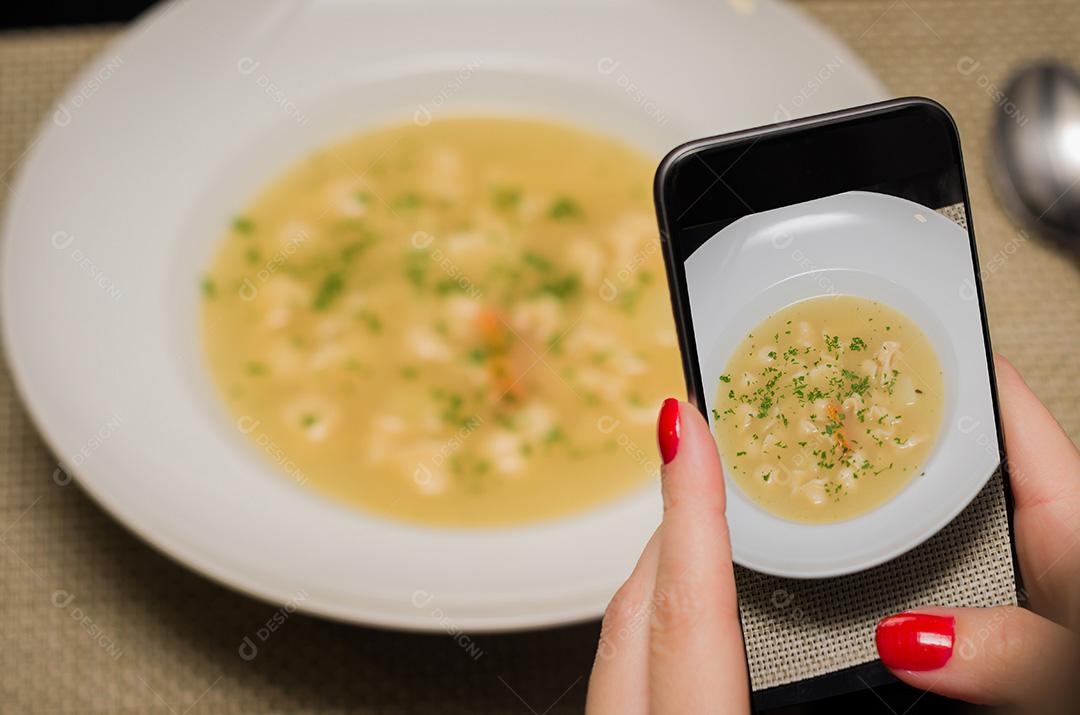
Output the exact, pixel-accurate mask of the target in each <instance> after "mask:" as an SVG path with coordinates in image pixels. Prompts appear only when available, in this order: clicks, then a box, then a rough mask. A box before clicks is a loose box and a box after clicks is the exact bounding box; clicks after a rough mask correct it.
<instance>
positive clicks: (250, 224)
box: [232, 216, 255, 235]
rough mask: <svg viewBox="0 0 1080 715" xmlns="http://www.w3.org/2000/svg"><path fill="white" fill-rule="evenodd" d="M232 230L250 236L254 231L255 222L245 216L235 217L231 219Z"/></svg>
mask: <svg viewBox="0 0 1080 715" xmlns="http://www.w3.org/2000/svg"><path fill="white" fill-rule="evenodd" d="M232 229H233V231H235V232H236V233H242V234H245V235H247V234H251V233H254V231H255V222H254V221H252V220H251V219H249V218H247V217H246V216H237V217H236V218H234V219H233V222H232Z"/></svg>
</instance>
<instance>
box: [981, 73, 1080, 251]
mask: <svg viewBox="0 0 1080 715" xmlns="http://www.w3.org/2000/svg"><path fill="white" fill-rule="evenodd" d="M999 105H1000V111H999V112H998V114H997V121H996V123H995V126H994V135H993V141H992V158H993V162H992V163H993V166H994V170H993V171H992V172H991V180H992V184H993V185H994V188H995V190H996V191H997V194H998V197H999V198H1000V199H1001V201H1002V203H1003V204H1004V205H1005V207H1006V209H1007V210H1008V211H1010V213H1012V214H1013V217H1014V218H1015V219H1017V220H1018V221H1019V222H1021V223H1025V224H1027V225H1029V226H1032V227H1033V228H1034V229H1035V230H1037V231H1039V232H1041V233H1043V234H1045V235H1047V236H1049V237H1051V238H1056V239H1058V240H1064V241H1067V242H1068V243H1070V244H1072V246H1071V247H1072V248H1074V249H1075V248H1077V245H1078V242H1080V77H1078V76H1077V74H1076V73H1075V72H1074V71H1073V70H1071V69H1070V68H1068V67H1066V66H1064V65H1061V64H1057V63H1052V62H1042V63H1039V64H1036V65H1033V66H1030V67H1027V68H1025V69H1022V70H1020V71H1019V72H1018V73H1017V74H1015V75H1014V76H1013V77H1012V79H1010V80H1009V83H1008V85H1007V86H1006V87H1005V90H1004V96H1003V98H1002V100H1001V102H1000V103H999Z"/></svg>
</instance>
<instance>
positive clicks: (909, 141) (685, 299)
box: [654, 97, 1026, 710]
mask: <svg viewBox="0 0 1080 715" xmlns="http://www.w3.org/2000/svg"><path fill="white" fill-rule="evenodd" d="M911 111H915V112H924V113H927V116H932V118H933V119H934V120H935V121H934V122H932V123H931V125H936V126H938V127H941V128H943V129H944V132H943V134H942V136H940V137H937V139H939V140H940V139H944V140H945V141H947V142H948V145H949V147H950V150H951V154H952V157H953V162H954V163H955V170H956V176H955V182H956V184H957V186H956V188H958V189H959V193H958V198H960V199H961V200H962V202H963V206H964V213H965V217H966V220H967V233H968V241H969V246H970V251H971V260H972V267H973V269H974V275H975V293H976V297H977V300H978V304H979V316H980V321H981V324H982V333H983V345H984V349H985V353H986V365H987V370H988V374H989V378H990V393H991V400H992V403H993V409H994V421H995V427H996V431H997V440H998V454H999V456H1000V466H999V469H1000V471H1001V474H1002V486H1003V490H1004V497H1005V505H1006V510H1007V512H1008V527H1009V543H1010V549H1011V552H1012V559H1013V573H1014V578H1015V583H1016V594H1017V601H1018V602H1019V603H1021V604H1023V603H1024V602H1025V601H1026V597H1025V592H1024V588H1023V582H1022V579H1021V574H1020V569H1019V562H1018V560H1017V554H1016V538H1015V532H1014V525H1013V496H1012V490H1011V488H1010V485H1009V472H1008V459H1007V456H1006V452H1005V443H1004V432H1003V430H1002V423H1001V410H1000V402H999V399H998V390H997V376H996V373H995V370H994V360H993V349H992V347H991V341H990V326H989V323H988V321H987V317H986V303H985V299H984V295H983V286H982V276H981V273H980V269H979V259H978V249H977V246H976V242H975V229H974V222H973V220H972V214H971V201H970V196H969V193H968V186H967V178H966V175H965V172H964V163H963V153H962V150H961V145H960V136H959V130H958V128H957V126H956V122H955V120H954V119H953V118H952V116H951V115H950V114H949V112H948V110H946V109H945V107H943V106H942V105H941V104H939V103H937V102H935V101H933V100H931V99H928V98H925V97H904V98H899V99H893V100H888V101H884V102H877V103H874V104H868V105H864V106H859V107H852V108H849V109H843V110H839V111H835V112H829V113H826V114H820V115H815V116H811V117H806V118H802V119H795V120H792V121H787V122H782V123H778V124H770V125H766V126H761V127H756V128H753V129H747V130H743V131H737V132H732V133H728V134H722V135H718V136H713V137H707V138H704V139H698V140H695V141H691V142H687V143H685V144H682V145H680V146H678V147H676V148H675V149H673V150H672V151H671V152H669V153H668V154H667V155H666V156H665V157H664V159H663V160H662V161H661V163H660V165H659V167H658V168H657V171H656V176H655V180H654V199H655V203H656V212H657V221H658V224H659V228H660V242H661V249H662V253H663V256H664V266H665V271H666V273H667V280H668V288H669V293H670V297H671V307H672V312H673V314H674V318H675V326H676V331H677V333H678V338H679V348H680V352H681V354H682V366H683V376H684V379H685V381H686V388H687V395H688V397H689V400H690V402H691V403H692V404H693V405H694V406H695V407H696V408H697V409H698V410H699V411H701V412H702V413H703V414H704V411H705V393H704V385H703V384H702V380H701V372H700V367H699V365H698V361H697V345H696V342H695V339H694V332H693V319H692V316H691V315H690V307H689V306H690V304H689V294H688V291H687V285H686V272H685V266H684V262H685V259H686V256H687V255H688V252H684V251H683V250H681V249H685V246H680V244H679V243H678V237H677V231H676V230H675V229H674V228H673V226H674V221H673V220H672V218H673V217H672V216H671V209H672V206H673V205H678V204H677V202H675V201H673V199H674V198H675V197H674V196H673V194H672V192H673V181H672V177H673V176H675V175H676V174H677V173H678V171H679V169H680V168H681V167H682V166H684V165H685V164H686V162H691V161H698V160H700V159H701V155H702V154H703V153H705V152H709V151H712V150H716V149H725V150H731V151H733V152H737V157H738V160H740V161H746V160H747V159H745V158H743V157H744V156H745V155H746V154H747V153H748V152H749V149H750V148H751V147H753V146H754V144H756V143H757V142H758V141H759V140H761V139H763V138H769V139H772V140H777V139H782V138H784V137H785V136H786V137H791V138H794V137H798V136H800V135H801V136H805V134H806V133H807V132H813V131H818V130H822V129H824V128H833V129H836V128H843V127H854V126H857V125H858V124H860V123H862V122H866V121H868V120H874V119H880V118H881V117H883V116H886V117H887V116H889V115H895V114H896V113H899V112H911ZM925 139H926V137H914V136H903V137H880V140H881V141H882V142H889V141H900V142H901V145H902V146H903V145H906V146H919V145H921V144H922V143H924V142H925ZM886 145H888V144H886ZM797 148H798V147H797V146H795V145H794V143H792V148H791V153H790V155H789V158H788V161H790V162H791V163H792V164H793V165H799V162H800V161H805V160H806V157H800V156H799V154H798V151H797ZM749 160H750V161H751V162H752V161H753V157H750V159H749ZM858 161H859V158H858V157H855V158H853V162H858ZM850 165H854V163H852V164H849V166H850ZM717 178H718V179H720V180H722V177H717ZM889 178H890V177H888V176H885V175H883V176H881V180H882V181H886V180H888V179H889ZM851 190H854V187H853V188H852V189H851ZM706 193H707V190H702V191H701V192H700V193H699V194H698V195H697V198H696V199H695V201H697V200H699V199H700V198H701V197H703V196H705V194H706ZM732 193H733V194H734V193H735V192H734V190H732ZM836 193H838V192H836ZM819 195H821V194H816V193H815V192H813V191H809V190H808V191H807V192H806V195H805V196H804V197H802V198H801V199H798V200H792V197H791V196H788V197H786V199H785V200H783V202H782V203H780V204H778V205H790V204H794V203H799V202H800V201H808V200H811V199H814V198H818V197H819ZM824 195H827V194H824ZM740 200H742V199H741V197H740ZM743 203H744V204H746V203H747V202H746V201H743ZM680 207H681V206H680ZM771 207H772V206H769V207H768V208H771ZM747 208H748V209H749V206H747ZM768 208H763V209H761V210H768ZM756 212H757V211H754V210H749V211H747V212H746V214H744V215H749V214H752V213H756ZM729 218H730V216H728V215H723V216H717V218H716V225H717V226H720V225H722V224H723V223H725V222H728V223H730V222H731V221H729V220H728V219H729ZM732 220H737V218H736V219H732ZM717 230H718V229H717ZM691 250H693V249H691ZM868 682H869V683H871V684H874V685H884V684H887V683H890V682H896V681H895V678H893V677H892V676H891V674H890V673H889V672H888V671H887V670H886V669H885V668H884V666H883V665H882V664H881V662H880V661H878V660H875V661H871V662H869V663H864V664H862V665H858V666H854V667H851V668H847V669H844V670H840V671H836V672H833V673H828V674H825V675H822V676H819V677H816V678H810V679H806V680H802V681H797V682H794V683H790V684H787V685H781V686H776V687H773V688H768V689H764V690H759V691H756V692H755V691H751V695H752V699H753V702H754V707H755V710H758V709H762V708H767V709H771V708H775V707H782V706H787V705H792V704H797V703H803V702H810V701H814V700H820V699H822V698H827V697H831V696H835V695H841V694H844V693H848V692H852V691H854V690H858V689H860V688H864V687H867V683H868ZM748 687H749V685H748Z"/></svg>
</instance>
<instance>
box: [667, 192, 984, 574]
mask: <svg viewBox="0 0 1080 715" xmlns="http://www.w3.org/2000/svg"><path fill="white" fill-rule="evenodd" d="M686 279H687V286H688V289H689V295H690V305H691V310H692V311H693V314H694V315H695V316H696V315H703V316H706V319H705V320H701V321H698V320H696V319H695V324H694V334H695V336H696V338H697V344H698V354H699V363H700V366H701V376H702V381H703V384H704V385H705V386H706V390H705V401H706V408H707V411H708V412H709V414H711V410H712V408H713V399H714V398H715V396H716V395H715V389H714V387H715V386H716V385H717V384H718V379H719V376H720V375H721V374H723V373H724V372H725V366H726V365H727V362H728V360H729V359H730V357H731V355H732V353H733V352H734V351H735V349H736V348H737V347H738V345H739V343H740V342H741V341H742V339H743V338H744V337H745V336H746V334H747V333H748V332H752V331H753V329H754V328H755V327H756V326H757V325H758V324H759V323H760V322H761V321H762V320H764V319H765V318H766V317H768V316H769V315H770V314H772V313H775V312H776V311H777V310H779V309H781V308H783V307H785V306H788V305H791V304H792V303H795V302H797V301H800V300H805V299H807V298H813V297H817V296H823V295H855V296H859V297H862V298H867V299H870V300H875V301H878V302H880V303H883V304H885V305H888V306H891V307H892V308H894V309H896V310H899V311H900V312H901V313H903V314H905V315H906V316H908V317H909V318H910V319H911V320H912V321H914V323H915V324H916V325H918V326H919V328H920V329H921V330H922V332H923V333H924V334H925V335H926V337H927V338H928V339H929V340H930V342H931V344H932V345H933V347H934V351H935V352H936V353H937V356H938V359H939V361H940V362H941V370H942V379H943V381H944V385H945V395H944V412H943V416H942V426H941V431H940V434H939V435H938V437H937V440H936V442H935V443H934V447H933V450H932V451H931V453H930V456H929V457H928V458H927V461H926V463H925V464H924V465H923V467H922V470H921V471H922V472H923V474H922V475H920V476H916V477H914V478H913V479H912V480H911V482H910V483H908V485H907V486H906V487H905V488H904V489H903V490H902V491H901V492H900V493H899V494H897V495H896V496H895V497H893V498H892V499H890V500H889V501H887V502H885V503H884V504H882V505H881V506H879V507H877V508H876V509H873V510H871V511H869V512H867V513H865V514H863V515H861V516H859V517H856V518H854V519H848V520H845V521H839V522H834V523H829V524H803V523H796V522H793V521H789V520H786V519H783V518H780V517H778V516H775V515H773V514H771V513H769V512H767V511H765V510H764V509H762V508H761V507H759V506H757V505H756V504H755V503H753V502H752V501H751V500H750V499H749V498H747V496H746V495H745V494H744V493H743V491H742V490H741V489H740V488H739V486H738V484H737V483H736V482H735V481H734V480H732V479H730V478H729V479H728V489H727V493H728V523H729V526H730V529H731V543H732V552H733V557H734V559H735V561H736V563H739V564H741V565H743V566H746V567H748V568H752V569H754V570H756V571H761V572H763V573H769V574H774V575H777V576H789V577H800V578H817V577H825V576H837V575H841V574H846V573H852V572H855V571H861V570H863V569H866V568H870V567H871V566H876V565H878V564H881V563H884V562H885V561H888V560H890V559H892V558H895V557H896V556H898V555H899V554H902V553H904V552H906V551H908V550H909V549H911V548H914V547H915V546H917V545H918V544H920V543H922V542H923V541H925V540H926V539H928V538H930V537H931V536H932V535H933V534H935V533H937V531H938V530H940V529H941V528H942V527H944V526H945V525H946V524H948V523H949V522H950V521H952V519H953V518H954V517H955V516H956V515H957V514H959V513H960V511H961V510H963V509H964V507H966V506H967V505H968V504H969V503H971V501H972V499H974V498H975V496H976V495H977V494H978V493H979V491H980V490H981V489H982V487H983V486H984V485H985V484H986V481H987V479H989V478H990V476H991V475H992V474H993V473H994V470H995V469H996V468H997V466H998V463H999V457H998V442H997V426H996V422H995V419H994V410H993V403H992V398H991V392H990V382H989V373H988V369H987V352H986V345H985V342H984V339H983V332H982V320H981V315H980V311H979V302H978V299H977V296H976V293H975V290H974V287H975V274H974V267H973V264H972V260H971V249H970V246H969V238H968V233H967V231H966V230H965V229H963V228H961V227H960V226H959V225H957V224H956V223H955V222H953V221H951V220H950V219H948V218H946V217H945V216H942V215H941V214H939V213H937V212H935V211H933V210H932V209H930V208H927V207H925V206H920V205H919V204H916V203H913V202H911V201H907V200H906V199H901V198H898V197H895V196H888V195H885V194H878V193H868V192H861V191H852V192H848V193H843V194H837V195H835V196H828V197H825V198H821V199H816V200H813V201H807V202H805V203H801V204H795V205H792V206H785V207H783V208H779V209H775V210H771V211H763V212H761V213H758V214H753V215H751V216H747V217H744V218H742V219H739V220H738V221H736V222H734V223H732V224H730V225H729V226H727V227H725V228H724V229H722V230H721V231H719V232H718V233H717V234H716V235H715V236H713V237H712V238H711V239H710V240H709V241H708V242H706V243H705V244H704V245H702V246H701V248H699V249H698V250H697V251H695V252H694V253H693V254H692V255H691V256H690V258H689V260H688V261H687V264H686ZM725 466H728V465H725ZM726 471H728V473H729V474H730V470H726Z"/></svg>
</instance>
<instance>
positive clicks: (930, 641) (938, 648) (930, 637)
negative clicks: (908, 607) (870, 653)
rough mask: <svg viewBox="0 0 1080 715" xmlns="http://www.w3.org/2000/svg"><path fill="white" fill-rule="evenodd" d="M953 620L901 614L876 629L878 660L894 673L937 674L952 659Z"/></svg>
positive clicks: (932, 616)
mask: <svg viewBox="0 0 1080 715" xmlns="http://www.w3.org/2000/svg"><path fill="white" fill-rule="evenodd" d="M955 626H956V619H954V618H953V617H952V616H935V615H931V614H929V613H900V614H897V615H895V616H889V617H888V618H883V619H882V620H881V621H879V622H878V625H877V636H876V640H877V650H878V657H880V658H881V662H882V663H884V664H885V665H886V666H887V667H889V668H893V669H894V670H937V669H938V668H940V667H941V666H943V665H945V664H946V663H948V662H949V658H950V657H951V656H952V652H953V643H954V641H955V640H956V634H955Z"/></svg>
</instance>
